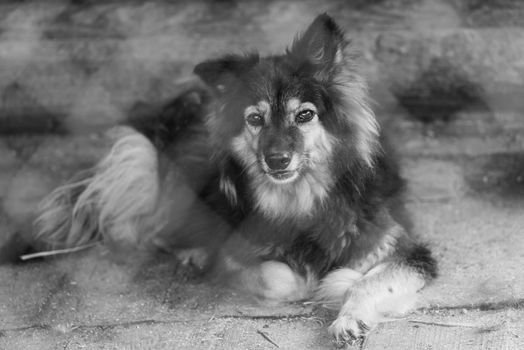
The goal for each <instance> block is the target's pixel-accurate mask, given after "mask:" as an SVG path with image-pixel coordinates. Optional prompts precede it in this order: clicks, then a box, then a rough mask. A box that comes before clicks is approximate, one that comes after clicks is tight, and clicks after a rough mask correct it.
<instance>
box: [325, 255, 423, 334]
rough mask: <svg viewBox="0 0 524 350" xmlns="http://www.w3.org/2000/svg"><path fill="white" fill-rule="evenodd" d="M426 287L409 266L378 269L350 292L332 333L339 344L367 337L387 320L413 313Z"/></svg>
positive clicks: (379, 267) (421, 278)
mask: <svg viewBox="0 0 524 350" xmlns="http://www.w3.org/2000/svg"><path fill="white" fill-rule="evenodd" d="M424 284H425V281H424V278H423V277H422V276H421V275H420V274H419V273H417V272H416V271H414V270H412V269H411V268H409V267H407V266H403V265H398V264H395V263H384V264H380V265H377V266H376V267H375V268H373V269H372V270H370V271H369V272H368V273H367V274H366V275H364V277H362V278H361V279H360V280H359V281H358V282H356V283H354V284H353V286H352V287H351V288H350V289H349V290H348V292H347V293H346V296H345V300H344V302H343V305H342V307H341V309H340V312H339V314H338V316H337V318H336V319H335V321H334V322H333V323H332V325H331V326H330V327H329V332H330V333H331V334H332V335H333V336H334V337H335V339H336V340H337V341H348V340H353V339H357V338H359V337H363V336H365V335H366V333H367V332H369V331H370V330H371V329H372V328H374V327H375V326H376V325H377V324H378V323H379V322H381V321H384V320H385V319H387V318H388V317H398V316H400V315H404V314H405V313H406V312H408V311H410V310H412V309H413V308H414V307H415V305H416V300H417V292H418V291H419V290H420V289H422V288H423V287H424Z"/></svg>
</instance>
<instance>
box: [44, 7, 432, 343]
mask: <svg viewBox="0 0 524 350" xmlns="http://www.w3.org/2000/svg"><path fill="white" fill-rule="evenodd" d="M351 50H352V49H351V47H350V45H349V42H348V40H346V39H345V37H344V34H343V32H342V31H341V29H340V28H339V26H338V25H337V24H336V23H335V21H334V20H333V19H332V18H331V17H330V16H328V15H327V14H322V15H320V16H318V17H317V18H316V19H315V20H314V21H313V22H312V23H311V24H310V26H309V27H308V28H307V29H306V30H305V31H304V32H303V33H302V34H301V35H299V36H297V37H296V38H295V40H294V41H293V43H292V44H291V46H290V47H289V48H288V49H287V50H286V51H285V52H284V53H283V54H280V55H273V56H268V57H260V56H259V55H258V54H255V53H250V54H242V55H239V54H231V55H226V56H223V57H220V58H217V59H210V60H207V61H204V62H202V63H199V64H198V65H196V67H195V68H194V73H195V74H196V75H197V76H198V77H199V79H200V81H201V84H200V85H198V86H195V87H193V88H191V89H189V90H188V91H185V92H184V93H181V94H180V95H179V96H177V97H175V98H174V99H173V100H172V101H170V102H169V103H168V104H167V105H166V106H165V107H164V108H163V109H162V110H161V111H159V112H158V113H155V114H153V115H152V116H151V115H149V116H147V117H144V116H138V117H134V118H130V120H129V123H128V124H129V125H128V126H129V127H128V128H126V129H124V131H122V132H121V133H120V134H119V135H117V137H116V141H115V143H114V145H113V147H112V149H111V151H110V152H109V153H108V154H107V155H106V156H105V158H104V159H102V160H101V161H100V163H99V164H97V165H96V166H95V167H94V168H93V169H89V170H87V171H84V172H81V173H80V174H78V176H77V177H76V178H75V179H74V180H73V181H72V182H71V183H69V184H67V185H65V186H62V187H59V188H57V189H56V190H55V191H54V192H52V193H51V194H50V195H49V196H47V197H46V198H45V199H44V200H43V201H42V203H41V205H40V209H39V214H38V217H37V218H36V220H35V222H34V229H35V237H36V240H38V241H40V242H47V243H48V244H50V245H52V246H54V247H78V246H81V245H83V244H87V243H89V242H93V241H97V240H100V239H103V240H104V241H106V242H111V244H114V245H117V246H135V247H136V246H142V247H143V246H150V247H156V248H160V249H163V250H167V251H182V252H187V251H189V252H191V254H189V255H186V257H187V256H189V257H190V258H191V257H195V256H200V258H201V259H200V260H201V261H203V263H202V264H203V265H205V270H206V272H208V273H210V274H212V275H213V276H215V277H217V278H218V279H219V280H221V281H227V283H228V284H230V285H232V286H234V287H236V288H239V289H241V290H245V291H247V292H249V293H251V294H252V295H254V296H256V297H258V298H262V299H265V300H270V301H275V302H282V301H286V302H288V301H296V300H304V299H308V298H309V299H312V300H314V301H316V302H318V303H322V304H323V305H326V306H328V307H331V308H335V309H337V310H338V316H337V317H336V319H335V320H334V321H333V323H332V324H331V325H330V326H329V329H328V331H329V333H331V334H332V335H333V337H334V339H335V340H336V341H337V342H338V343H340V344H351V343H353V342H355V341H357V340H359V339H362V338H364V337H365V336H366V335H367V334H368V333H369V332H370V330H372V329H373V328H374V327H375V326H376V325H377V324H378V323H379V322H380V321H381V320H382V319H383V318H384V317H385V316H387V315H392V314H403V313H406V312H408V311H409V310H410V309H412V308H413V306H414V300H415V298H416V294H417V292H418V291H419V290H420V289H422V288H423V287H424V286H425V285H426V284H427V283H428V282H430V281H431V280H432V279H434V278H435V277H436V276H437V264H436V261H435V259H434V258H433V257H432V255H431V252H430V250H429V249H428V247H427V246H426V245H425V244H423V243H421V242H420V241H419V239H418V238H417V237H416V236H415V235H414V234H413V233H412V232H411V231H412V225H411V223H410V221H409V215H408V213H407V212H406V210H405V209H404V206H403V193H404V181H403V180H402V178H401V177H400V176H399V169H398V166H397V163H396V161H395V158H394V156H393V155H391V154H390V151H389V150H388V147H386V143H385V141H384V139H383V137H382V136H381V132H380V128H379V125H378V123H377V121H376V118H375V116H374V114H373V112H372V110H371V108H370V106H369V101H368V92H367V88H366V84H365V81H364V80H363V78H362V77H361V76H360V75H359V74H358V70H357V65H356V59H355V57H354V56H355V55H354V54H353V53H352V52H351ZM195 252H198V254H196V255H195V254H194V253H195Z"/></svg>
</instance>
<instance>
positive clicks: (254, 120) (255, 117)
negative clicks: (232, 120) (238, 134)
mask: <svg viewBox="0 0 524 350" xmlns="http://www.w3.org/2000/svg"><path fill="white" fill-rule="evenodd" d="M246 122H247V123H248V124H249V125H251V126H262V125H263V124H264V117H262V116H261V115H260V114H258V113H251V114H250V115H248V116H247V117H246Z"/></svg>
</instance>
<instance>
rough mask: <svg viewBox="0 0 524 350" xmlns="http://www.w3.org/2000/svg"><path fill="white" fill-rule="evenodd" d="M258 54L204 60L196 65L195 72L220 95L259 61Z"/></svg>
mask: <svg viewBox="0 0 524 350" xmlns="http://www.w3.org/2000/svg"><path fill="white" fill-rule="evenodd" d="M258 59H259V58H258V55H256V54H250V55H246V56H241V55H227V56H224V57H222V58H218V59H214V60H208V61H204V62H202V63H199V64H197V65H196V66H195V69H194V70H193V72H194V73H195V74H196V75H198V76H199V77H200V79H202V81H204V82H205V83H206V84H207V85H208V86H209V87H211V88H212V89H213V91H215V93H217V94H218V95H221V94H223V93H224V92H226V91H227V90H228V88H229V87H230V86H231V85H232V84H234V82H235V81H236V80H238V79H239V77H240V76H241V75H242V74H245V73H246V72H248V71H249V70H250V69H251V68H252V67H253V66H254V65H255V64H256V63H257V62H258Z"/></svg>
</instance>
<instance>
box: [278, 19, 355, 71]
mask: <svg viewBox="0 0 524 350" xmlns="http://www.w3.org/2000/svg"><path fill="white" fill-rule="evenodd" d="M346 45H347V42H346V41H345V39H344V34H343V32H342V31H341V30H340V28H339V26H338V25H337V24H336V23H335V21H334V20H333V18H331V17H330V16H329V15H327V14H322V15H319V16H318V17H317V18H315V20H314V21H313V23H311V24H310V25H309V27H308V28H307V30H306V31H305V32H304V33H303V34H302V35H300V36H299V37H297V38H296V39H295V40H294V41H293V44H292V46H291V48H290V49H288V50H287V55H288V56H290V57H291V59H292V60H293V62H295V63H296V64H298V65H299V66H302V65H303V64H304V63H307V64H310V65H311V66H312V67H313V69H314V74H315V76H317V77H318V78H320V79H328V78H330V77H331V75H332V72H333V71H334V69H335V68H336V67H337V66H338V65H340V64H343V61H344V47H345V46H346Z"/></svg>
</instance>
